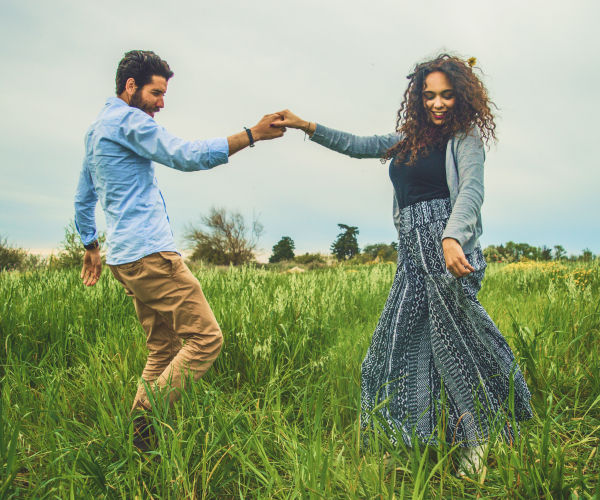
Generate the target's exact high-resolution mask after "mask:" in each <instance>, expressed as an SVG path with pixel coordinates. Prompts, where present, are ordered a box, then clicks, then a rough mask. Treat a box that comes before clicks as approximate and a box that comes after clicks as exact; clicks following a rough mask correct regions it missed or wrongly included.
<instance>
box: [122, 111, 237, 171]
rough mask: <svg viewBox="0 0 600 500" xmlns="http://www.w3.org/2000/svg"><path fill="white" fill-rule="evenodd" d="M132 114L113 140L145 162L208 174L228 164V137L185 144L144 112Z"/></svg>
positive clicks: (125, 118)
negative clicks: (149, 161)
mask: <svg viewBox="0 0 600 500" xmlns="http://www.w3.org/2000/svg"><path fill="white" fill-rule="evenodd" d="M129 111H130V112H128V113H127V115H126V116H124V117H123V120H122V121H121V122H120V124H119V127H118V129H117V130H116V131H115V137H114V139H115V140H116V141H117V142H118V143H120V144H121V145H122V146H125V147H127V148H129V149H131V150H132V151H134V152H135V153H136V154H138V155H140V156H141V157H142V158H146V159H148V160H152V161H154V162H156V163H161V164H162V165H165V166H167V167H171V168H174V169H176V170H182V171H184V172H193V171H197V170H208V169H211V168H213V167H216V166H217V165H222V164H224V163H227V162H228V161H229V144H228V142H227V139H226V138H225V137H218V138H215V139H208V140H198V141H186V140H184V139H181V138H179V137H176V136H174V135H172V134H171V133H169V132H168V131H167V130H166V129H165V128H164V127H162V126H160V125H159V124H157V123H156V122H155V121H154V119H153V118H152V117H150V116H149V115H147V114H146V113H144V112H143V111H140V110H138V109H135V108H129Z"/></svg>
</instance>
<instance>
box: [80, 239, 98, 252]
mask: <svg viewBox="0 0 600 500" xmlns="http://www.w3.org/2000/svg"><path fill="white" fill-rule="evenodd" d="M83 248H85V249H86V250H96V248H100V244H99V243H98V240H94V241H92V242H91V243H88V244H87V245H83Z"/></svg>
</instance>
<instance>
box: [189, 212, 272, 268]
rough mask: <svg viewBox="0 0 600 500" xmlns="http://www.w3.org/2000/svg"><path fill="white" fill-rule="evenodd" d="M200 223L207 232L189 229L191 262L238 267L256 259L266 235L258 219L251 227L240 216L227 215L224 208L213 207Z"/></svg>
mask: <svg viewBox="0 0 600 500" xmlns="http://www.w3.org/2000/svg"><path fill="white" fill-rule="evenodd" d="M201 221H202V226H204V228H197V227H194V226H193V225H190V226H188V228H187V233H186V235H185V239H186V240H187V241H188V242H189V243H190V244H191V248H192V250H193V253H192V255H191V259H192V260H203V261H205V262H208V263H210V264H216V265H229V264H233V265H234V266H237V265H240V264H244V263H246V262H250V261H251V260H253V259H254V251H255V250H256V245H257V244H258V239H259V238H260V236H261V234H262V232H263V226H262V224H261V223H260V222H259V221H258V220H257V219H256V218H255V219H254V220H253V221H252V224H251V227H248V226H247V225H246V221H245V220H244V217H243V216H242V215H241V214H240V213H239V212H231V213H228V212H227V210H226V209H225V208H215V207H212V208H211V209H210V211H209V213H208V215H205V216H202V217H201Z"/></svg>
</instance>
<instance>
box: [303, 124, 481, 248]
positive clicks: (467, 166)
mask: <svg viewBox="0 0 600 500" xmlns="http://www.w3.org/2000/svg"><path fill="white" fill-rule="evenodd" d="M311 140H312V141H314V142H316V143H317V144H321V145H322V146H325V147H327V148H329V149H332V150H333V151H337V152H338V153H342V154H345V155H348V156H351V157H353V158H381V157H382V156H383V155H384V154H385V152H386V151H387V150H388V149H389V148H391V147H392V146H394V145H395V144H397V143H398V141H399V140H400V135H399V134H398V133H392V134H388V135H373V136H367V137H358V136H356V135H352V134H349V133H347V132H341V131H339V130H334V129H331V128H328V127H325V126H323V125H320V124H317V128H316V130H315V133H314V134H313V136H312V137H311ZM484 160H485V151H484V149H483V142H482V140H481V137H480V136H479V132H478V131H477V130H476V129H474V130H471V131H470V132H469V133H464V134H458V135H456V136H454V137H453V138H452V139H450V141H448V147H447V148H446V180H447V182H448V189H449V191H450V203H451V204H452V213H451V214H450V218H449V219H448V223H447V224H446V228H445V229H444V233H443V234H442V239H444V238H454V239H455V240H457V241H458V242H459V243H460V246H461V247H462V249H463V251H464V252H465V253H466V254H468V253H471V252H472V251H473V250H474V249H475V248H476V247H477V244H478V240H479V236H480V235H481V232H482V227H481V205H482V203H483V162H484ZM393 216H394V224H395V225H396V229H398V230H399V222H400V210H399V208H398V201H397V200H396V194H395V193H394V210H393Z"/></svg>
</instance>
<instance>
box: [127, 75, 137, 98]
mask: <svg viewBox="0 0 600 500" xmlns="http://www.w3.org/2000/svg"><path fill="white" fill-rule="evenodd" d="M136 90H137V85H136V84H135V80H134V79H133V78H128V79H127V81H126V82H125V92H127V94H128V95H129V96H130V97H131V96H132V95H133V94H135V91H136Z"/></svg>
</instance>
